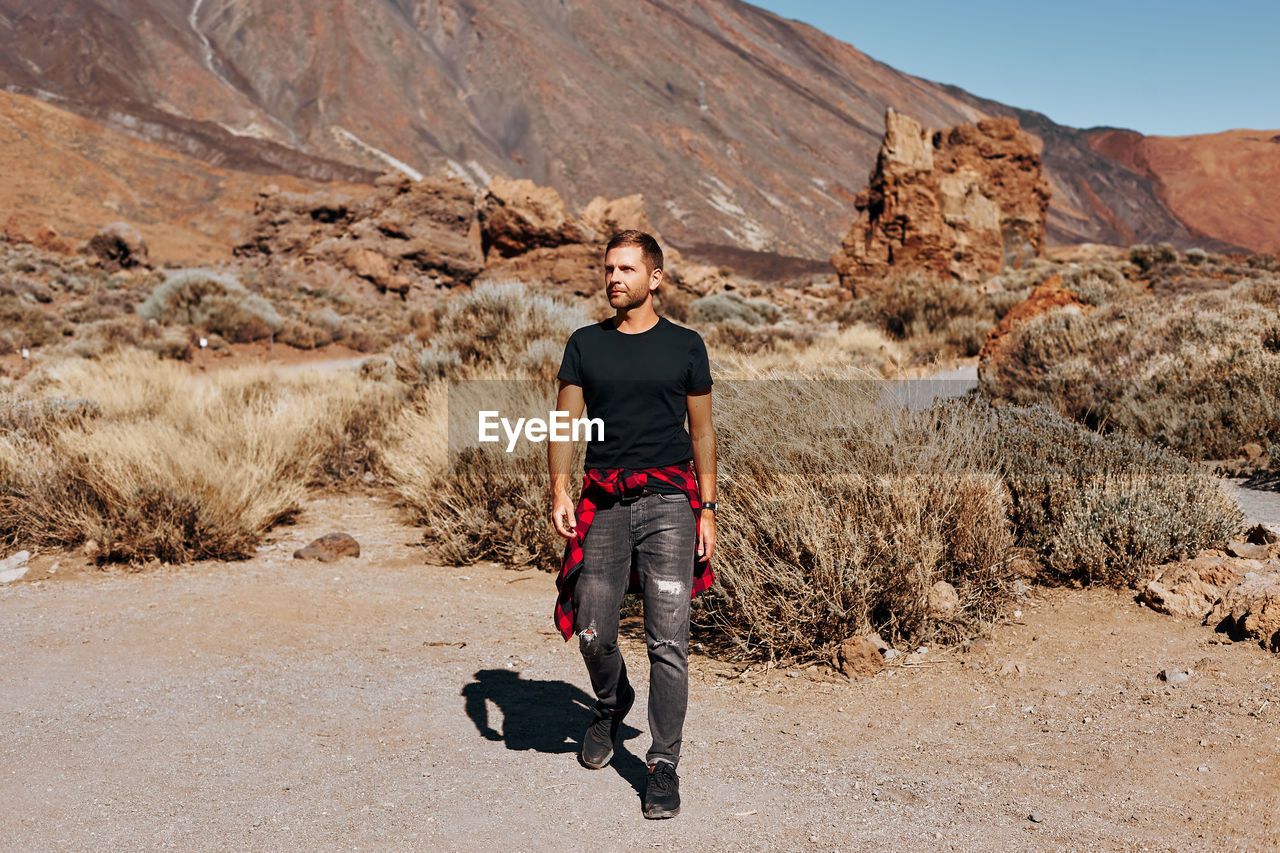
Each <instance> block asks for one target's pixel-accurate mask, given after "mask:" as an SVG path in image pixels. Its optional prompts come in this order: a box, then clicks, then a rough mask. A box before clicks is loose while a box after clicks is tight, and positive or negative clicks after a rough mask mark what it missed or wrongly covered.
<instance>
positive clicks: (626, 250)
mask: <svg viewBox="0 0 1280 853" xmlns="http://www.w3.org/2000/svg"><path fill="white" fill-rule="evenodd" d="M661 281H662V270H652V271H650V270H649V268H648V267H646V266H645V263H644V253H643V252H641V250H640V247H639V246H617V247H615V248H613V249H610V250H609V252H608V254H606V255H605V256H604V286H605V292H606V293H608V295H609V305H610V307H612V308H616V309H621V310H630V309H632V308H638V307H639V306H641V305H643V304H644V301H645V300H646V299H648V298H649V294H650V293H652V292H653V291H655V290H657V289H658V285H659V283H661Z"/></svg>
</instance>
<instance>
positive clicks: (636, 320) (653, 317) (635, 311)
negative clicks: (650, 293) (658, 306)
mask: <svg viewBox="0 0 1280 853" xmlns="http://www.w3.org/2000/svg"><path fill="white" fill-rule="evenodd" d="M659 319H660V318H659V317H658V312H657V311H654V310H653V300H652V299H648V300H645V303H644V304H643V305H637V306H636V307H635V308H631V309H619V310H618V313H617V314H616V315H614V318H613V327H614V328H615V329H617V330H618V331H619V332H622V333H623V334H624V335H638V334H640V333H641V332H647V331H649V330H650V329H652V328H653V327H654V326H656V325H658V320H659Z"/></svg>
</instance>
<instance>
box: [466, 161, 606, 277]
mask: <svg viewBox="0 0 1280 853" xmlns="http://www.w3.org/2000/svg"><path fill="white" fill-rule="evenodd" d="M480 228H481V235H482V239H483V243H484V253H485V257H487V258H490V259H492V258H493V257H494V256H495V255H496V256H499V257H504V258H510V257H514V256H516V255H523V254H525V253H526V252H529V251H532V250H533V249H545V248H554V247H556V246H563V245H565V244H567V243H583V242H587V241H588V240H591V239H592V238H593V237H594V236H595V235H594V234H590V233H588V232H587V231H586V230H584V229H583V228H582V226H581V225H579V224H578V221H577V220H576V219H575V218H574V217H573V216H572V215H571V214H570V213H569V209H568V208H567V207H566V206H565V203H564V199H562V198H561V197H560V193H558V192H556V191H555V189H553V188H552V187H540V186H538V185H537V184H535V183H534V182H533V181H528V180H518V181H512V180H508V179H506V178H494V179H493V180H492V181H490V182H489V188H488V192H486V194H485V197H484V199H483V200H482V201H481V203H480Z"/></svg>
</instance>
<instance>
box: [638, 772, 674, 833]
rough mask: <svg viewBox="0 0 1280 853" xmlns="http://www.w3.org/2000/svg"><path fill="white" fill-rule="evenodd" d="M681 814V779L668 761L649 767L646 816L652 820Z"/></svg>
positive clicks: (645, 805) (645, 791)
mask: <svg viewBox="0 0 1280 853" xmlns="http://www.w3.org/2000/svg"><path fill="white" fill-rule="evenodd" d="M678 814H680V777H679V776H677V775H676V769H675V768H674V767H672V766H671V764H670V763H669V762H666V761H655V762H654V763H653V764H650V765H649V784H647V785H646V786H645V789H644V816H645V817H647V818H649V819H650V820H661V819H662V818H667V817H675V816H676V815H678Z"/></svg>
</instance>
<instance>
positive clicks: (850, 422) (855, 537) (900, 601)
mask: <svg viewBox="0 0 1280 853" xmlns="http://www.w3.org/2000/svg"><path fill="white" fill-rule="evenodd" d="M884 387H885V386H884V385H883V384H882V383H875V382H842V381H833V382H824V381H778V380H763V381H740V382H733V381H731V382H723V383H720V385H718V386H717V398H716V400H715V405H716V409H717V412H716V433H717V443H718V445H719V456H720V472H721V476H720V483H721V485H720V495H721V499H722V500H723V504H722V506H723V511H722V512H721V513H720V514H719V515H718V517H717V522H718V529H719V531H720V540H719V549H718V557H717V558H716V570H717V575H718V583H717V585H716V587H715V588H713V590H712V591H711V592H710V593H709V594H707V595H706V596H704V597H702V598H700V599H699V600H698V602H697V603H696V607H695V619H696V621H697V623H698V624H699V625H701V626H703V627H707V628H711V629H713V630H715V631H717V632H718V633H720V634H721V635H723V636H724V637H725V638H726V639H727V640H728V641H729V642H730V644H731V646H732V647H733V648H734V649H736V650H737V652H739V653H741V654H745V655H751V656H759V655H763V656H767V657H770V658H783V659H789V658H804V659H815V658H822V657H826V656H827V655H829V654H830V652H831V651H832V649H833V648H834V646H835V645H836V644H838V643H839V642H840V641H841V640H842V639H843V638H845V637H847V636H849V635H850V634H853V633H858V632H863V631H869V630H878V631H880V632H881V633H882V634H883V635H884V636H886V637H887V638H893V639H895V640H910V641H912V642H915V641H919V640H924V639H929V638H935V637H936V638H939V639H944V640H954V639H956V638H958V637H960V636H964V635H969V634H972V633H975V632H980V631H982V630H983V627H984V626H985V625H986V624H987V623H989V622H990V621H991V620H993V619H994V618H996V616H997V615H998V614H999V613H1000V611H1001V609H1002V608H1003V606H1004V604H1005V603H1006V601H1007V600H1008V596H1009V582H1010V580H1009V575H1008V572H1007V569H1006V557H1007V556H1008V554H1009V549H1010V547H1011V545H1012V538H1011V535H1010V533H1009V531H1008V528H1007V524H1006V522H1005V517H1004V502H1005V495H1004V490H1003V487H1002V486H1001V483H1000V480H999V478H998V477H997V476H996V475H995V471H994V468H993V466H992V465H991V464H990V462H989V461H987V460H984V459H983V458H981V456H980V454H979V453H977V452H976V451H975V447H976V446H977V443H976V442H975V441H974V436H973V434H972V432H973V430H972V427H971V424H970V423H969V422H968V421H966V420H965V419H964V418H961V417H956V418H952V419H950V420H947V419H940V418H936V417H934V416H932V415H930V414H928V413H912V412H910V411H908V410H906V409H903V408H899V407H896V406H886V405H884V402H883V400H882V399H881V393H882V391H883V390H884ZM762 413H768V416H766V417H762V416H761V415H762ZM938 581H947V582H949V583H951V584H952V585H953V586H955V587H956V589H957V591H958V593H959V595H960V600H961V607H960V610H959V611H958V612H957V613H955V614H954V615H953V616H951V617H950V618H947V619H938V618H934V617H931V615H930V614H929V613H928V611H927V607H926V601H927V597H928V592H929V589H930V588H931V587H932V586H933V585H934V584H935V583H936V582H938Z"/></svg>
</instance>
